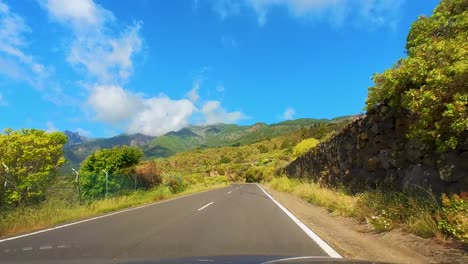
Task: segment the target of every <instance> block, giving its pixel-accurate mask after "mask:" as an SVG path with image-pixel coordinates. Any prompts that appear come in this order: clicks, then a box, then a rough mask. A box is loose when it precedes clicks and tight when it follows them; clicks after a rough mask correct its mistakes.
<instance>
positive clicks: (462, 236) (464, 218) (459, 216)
mask: <svg viewBox="0 0 468 264" xmlns="http://www.w3.org/2000/svg"><path fill="white" fill-rule="evenodd" d="M438 227H439V229H440V230H441V231H442V232H444V233H445V234H448V235H450V236H453V237H455V238H456V239H458V240H460V241H462V242H468V200H467V199H463V198H462V197H460V196H458V195H456V194H454V195H452V196H451V197H448V196H447V195H445V194H444V195H443V196H442V212H441V214H440V216H439V217H438Z"/></svg>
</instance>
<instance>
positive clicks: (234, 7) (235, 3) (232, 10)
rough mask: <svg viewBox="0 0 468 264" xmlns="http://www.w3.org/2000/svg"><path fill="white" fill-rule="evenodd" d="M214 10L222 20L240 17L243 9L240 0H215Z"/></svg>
mask: <svg viewBox="0 0 468 264" xmlns="http://www.w3.org/2000/svg"><path fill="white" fill-rule="evenodd" d="M213 3H214V4H213V10H214V11H215V12H216V13H217V14H218V15H219V16H220V17H221V18H222V19H224V18H226V17H230V16H234V15H238V14H239V13H240V9H241V2H240V1H239V0H215V1H213Z"/></svg>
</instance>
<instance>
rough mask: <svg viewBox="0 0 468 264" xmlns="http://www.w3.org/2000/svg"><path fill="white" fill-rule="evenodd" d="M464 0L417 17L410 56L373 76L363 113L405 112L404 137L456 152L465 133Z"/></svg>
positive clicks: (467, 29)
mask: <svg viewBox="0 0 468 264" xmlns="http://www.w3.org/2000/svg"><path fill="white" fill-rule="evenodd" d="M467 8H468V6H467V1H466V0H442V1H441V2H440V3H439V5H438V6H437V7H436V9H435V10H434V13H433V15H432V16H430V17H420V18H419V19H418V20H417V21H416V22H415V23H413V25H412V27H411V30H410V32H409V34H408V38H407V44H406V50H407V54H408V57H407V58H404V59H401V60H399V61H398V62H397V63H396V65H395V66H394V67H393V68H391V69H389V70H387V71H385V72H384V73H382V74H377V75H375V76H374V78H373V80H374V83H375V85H374V87H371V88H370V89H369V96H368V98H367V102H366V103H367V110H371V109H374V108H375V107H376V106H378V105H382V104H388V105H390V106H393V107H397V108H404V109H408V110H409V111H410V113H411V115H412V116H414V117H415V120H414V122H412V123H411V124H410V130H409V133H408V136H409V137H411V138H417V139H420V140H422V141H424V142H426V143H427V144H430V145H433V146H435V147H437V149H438V150H439V151H441V152H443V151H446V150H449V149H455V148H456V146H457V145H458V140H459V137H460V135H461V134H462V133H463V132H464V131H467V130H468V108H467V107H466V106H467V105H468V93H467V83H468V60H467V56H468V42H467V41H466V40H467V38H468V11H467Z"/></svg>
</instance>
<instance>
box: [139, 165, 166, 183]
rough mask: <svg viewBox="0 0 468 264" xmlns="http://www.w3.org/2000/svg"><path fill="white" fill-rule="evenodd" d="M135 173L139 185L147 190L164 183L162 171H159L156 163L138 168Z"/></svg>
mask: <svg viewBox="0 0 468 264" xmlns="http://www.w3.org/2000/svg"><path fill="white" fill-rule="evenodd" d="M134 173H135V175H136V176H137V179H138V182H139V184H141V185H143V186H144V187H146V188H152V187H155V186H158V185H160V184H161V183H162V171H161V170H160V169H158V167H157V166H156V163H155V162H154V161H150V162H145V163H142V164H140V165H138V166H136V167H135V169H134Z"/></svg>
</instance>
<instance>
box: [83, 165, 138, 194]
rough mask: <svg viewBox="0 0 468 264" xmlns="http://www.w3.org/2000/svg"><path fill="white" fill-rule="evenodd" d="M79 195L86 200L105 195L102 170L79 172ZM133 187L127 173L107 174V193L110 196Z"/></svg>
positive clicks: (104, 179)
mask: <svg viewBox="0 0 468 264" xmlns="http://www.w3.org/2000/svg"><path fill="white" fill-rule="evenodd" d="M80 187H81V197H83V198H84V199H86V200H95V199H102V198H105V196H106V176H105V174H104V172H101V173H93V172H85V173H82V174H80ZM132 188H133V181H132V179H131V178H129V177H128V176H127V175H114V174H109V179H108V195H109V196H112V195H115V194H118V193H121V192H123V191H125V190H130V189H132Z"/></svg>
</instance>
